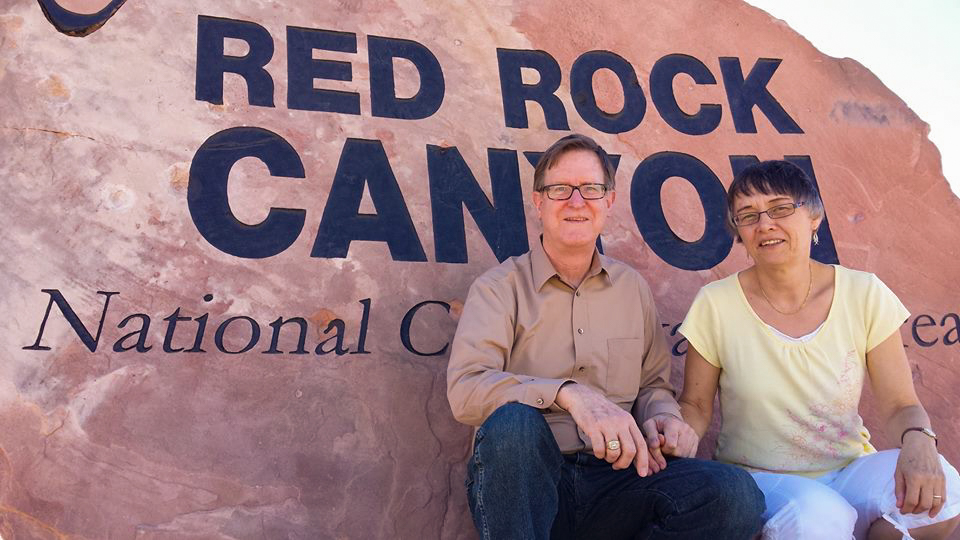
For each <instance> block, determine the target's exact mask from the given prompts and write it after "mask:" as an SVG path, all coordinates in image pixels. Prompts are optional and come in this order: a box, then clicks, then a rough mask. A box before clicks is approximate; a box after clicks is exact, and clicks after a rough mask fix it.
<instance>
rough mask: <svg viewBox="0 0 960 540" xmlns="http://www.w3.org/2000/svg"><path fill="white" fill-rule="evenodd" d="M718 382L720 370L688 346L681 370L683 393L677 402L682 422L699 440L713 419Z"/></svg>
mask: <svg viewBox="0 0 960 540" xmlns="http://www.w3.org/2000/svg"><path fill="white" fill-rule="evenodd" d="M719 382H720V368H718V367H716V366H714V365H712V364H710V363H709V362H707V361H706V360H704V359H703V356H701V355H700V353H699V352H697V350H696V349H695V348H693V346H692V345H690V346H688V347H687V361H686V366H685V367H684V370H683V392H682V393H681V394H680V399H679V400H678V401H679V403H680V413H681V414H682V415H683V419H684V421H686V422H687V424H690V427H692V428H693V430H694V431H695V432H697V436H698V437H700V438H701V439H702V438H703V435H704V434H705V433H706V432H707V428H708V427H710V420H711V419H712V418H713V398H714V396H716V395H717V385H718V384H719Z"/></svg>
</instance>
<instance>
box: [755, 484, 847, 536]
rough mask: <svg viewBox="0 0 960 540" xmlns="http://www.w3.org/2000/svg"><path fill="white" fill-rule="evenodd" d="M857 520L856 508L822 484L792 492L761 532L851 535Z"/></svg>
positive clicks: (778, 534)
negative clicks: (820, 486) (815, 488)
mask: <svg viewBox="0 0 960 540" xmlns="http://www.w3.org/2000/svg"><path fill="white" fill-rule="evenodd" d="M824 487H825V486H824ZM856 523H857V511H856V509H855V508H853V507H852V506H850V504H849V503H848V502H847V501H846V499H844V498H843V497H842V496H841V495H840V494H839V493H837V492H835V491H833V490H832V489H829V488H826V487H825V489H822V490H821V489H817V490H804V491H801V492H798V493H795V494H793V495H792V496H791V497H790V500H789V501H788V502H787V504H785V505H784V506H783V507H782V508H781V509H780V510H779V511H777V513H776V514H774V515H773V516H771V517H770V519H768V520H767V522H766V524H765V525H764V526H763V532H764V537H769V538H852V537H853V530H854V527H855V526H856Z"/></svg>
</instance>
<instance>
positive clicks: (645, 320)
mask: <svg viewBox="0 0 960 540" xmlns="http://www.w3.org/2000/svg"><path fill="white" fill-rule="evenodd" d="M567 381H572V382H576V383H579V384H585V385H588V386H590V387H592V388H593V389H595V390H598V391H600V392H601V393H602V394H604V395H606V396H607V397H608V398H609V399H610V400H611V401H613V402H614V403H616V404H618V405H619V406H621V407H623V409H624V410H628V411H631V412H632V414H633V416H634V418H636V420H637V424H638V425H640V424H642V423H643V422H644V421H645V420H646V419H648V418H650V417H652V416H654V415H656V414H660V413H669V414H673V415H676V416H678V417H679V416H680V410H679V407H678V406H677V402H676V400H675V398H674V390H673V387H672V386H671V385H670V354H669V349H668V347H667V342H666V339H665V338H664V335H663V332H662V330H661V328H660V320H659V317H658V316H657V311H656V307H655V306H654V303H653V295H652V294H651V292H650V287H649V286H648V285H647V282H646V281H645V280H644V279H643V278H642V277H641V276H640V274H639V273H637V271H636V270H634V269H633V268H631V267H629V266H628V265H626V264H624V263H622V262H620V261H617V260H615V259H611V258H609V257H606V256H603V255H600V253H599V252H596V251H595V252H594V255H593V262H592V265H591V268H590V270H589V272H588V273H587V277H586V278H585V279H584V280H583V282H582V283H581V284H580V286H579V287H577V288H576V289H574V288H572V287H570V286H569V285H567V284H566V283H564V282H563V281H562V280H561V279H560V277H559V274H557V271H556V270H555V269H554V267H553V265H552V264H551V263H550V260H549V259H548V258H547V255H546V253H545V252H544V251H543V247H542V246H541V245H540V242H535V243H534V245H533V246H532V247H531V250H530V252H529V253H526V254H524V255H520V256H518V257H512V258H510V259H508V260H506V261H504V262H503V263H502V264H501V265H500V266H497V267H496V268H493V269H491V270H489V271H487V272H486V273H484V274H483V275H481V276H480V277H479V278H477V280H476V281H474V283H473V285H472V286H471V287H470V292H469V294H468V296H467V301H466V304H465V305H464V308H463V314H462V315H461V317H460V323H459V325H458V326H457V333H456V336H455V337H454V340H453V348H452V350H451V352H450V364H449V367H448V369H447V398H448V399H449V401H450V407H451V408H452V410H453V414H454V416H455V417H456V419H457V420H459V421H460V422H463V423H465V424H470V425H474V426H479V425H480V424H482V423H483V421H484V420H486V418H487V417H488V416H489V415H490V414H492V413H493V411H495V410H496V409H497V408H498V407H500V406H501V405H503V404H505V403H510V402H518V403H524V404H527V405H530V406H531V407H535V408H538V409H541V410H542V411H543V412H544V415H545V417H546V420H547V422H548V424H549V425H550V428H551V429H552V430H553V435H554V437H556V439H557V444H558V445H559V446H560V450H561V451H562V452H564V453H569V452H577V451H580V450H583V449H584V448H585V447H589V438H588V437H586V436H585V435H584V434H583V432H582V431H581V430H579V429H578V428H577V426H576V424H575V423H574V421H573V418H572V417H571V416H570V414H569V413H567V412H565V411H563V410H562V409H560V408H559V407H558V406H557V405H555V403H554V400H555V399H556V397H557V392H558V391H559V390H560V386H561V385H562V384H563V383H565V382H567Z"/></svg>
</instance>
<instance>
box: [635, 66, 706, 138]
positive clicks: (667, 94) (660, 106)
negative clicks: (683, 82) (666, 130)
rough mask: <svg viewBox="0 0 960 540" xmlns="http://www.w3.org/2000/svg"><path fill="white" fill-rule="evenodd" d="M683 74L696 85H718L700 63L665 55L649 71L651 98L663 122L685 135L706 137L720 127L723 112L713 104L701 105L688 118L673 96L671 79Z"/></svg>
mask: <svg viewBox="0 0 960 540" xmlns="http://www.w3.org/2000/svg"><path fill="white" fill-rule="evenodd" d="M680 73H685V74H687V75H689V76H690V78H691V79H693V82H695V83H697V84H717V79H716V78H714V76H713V73H710V70H709V69H708V68H707V66H705V65H703V62H701V61H700V60H697V59H696V58H694V57H692V56H687V55H685V54H668V55H666V56H664V57H663V58H661V59H659V60H657V63H656V64H654V65H653V69H652V70H650V97H652V98H653V104H654V106H656V108H657V112H659V113H660V117H661V118H663V120H664V122H666V123H668V124H670V127H672V128H673V129H675V130H677V131H679V132H680V133H686V134H687V135H706V134H707V133H710V132H711V131H713V130H715V129H717V126H718V125H720V117H721V116H722V114H723V113H722V110H721V108H720V105H717V104H715V103H710V104H703V105H700V110H698V111H697V113H696V114H687V113H686V112H684V111H683V109H681V108H680V105H679V104H678V103H677V96H675V95H674V94H673V79H674V77H676V76H677V75H678V74H680Z"/></svg>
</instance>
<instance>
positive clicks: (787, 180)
mask: <svg viewBox="0 0 960 540" xmlns="http://www.w3.org/2000/svg"><path fill="white" fill-rule="evenodd" d="M727 205H728V210H729V215H730V225H731V227H732V229H733V231H734V235H735V237H736V239H737V241H738V242H742V243H743V245H744V247H745V248H746V250H747V254H748V255H749V256H750V257H751V258H752V259H753V261H754V265H753V266H752V267H750V268H748V269H747V270H744V271H742V272H739V273H738V274H735V275H732V276H729V277H727V278H725V279H721V280H719V281H716V282H714V283H711V284H709V285H707V286H705V287H704V288H703V289H701V290H700V293H699V294H698V295H697V297H696V299H695V300H694V302H693V305H692V306H691V308H690V312H689V313H688V314H687V317H686V320H685V321H684V323H683V325H682V326H681V327H680V332H681V333H683V335H684V337H686V338H687V340H688V341H689V348H688V352H687V360H686V371H685V373H686V375H685V383H684V389H683V394H682V396H681V397H680V406H681V409H682V412H683V418H684V420H686V421H687V423H689V424H690V425H691V426H692V427H693V428H694V430H695V431H696V432H697V434H698V435H699V436H701V437H703V435H704V433H705V432H706V431H707V427H708V426H709V424H710V420H711V417H712V415H713V401H714V396H715V394H716V393H717V390H718V388H719V390H720V405H721V409H722V411H723V422H722V425H721V429H720V436H719V439H718V442H717V450H716V457H717V459H718V460H721V461H725V462H728V463H734V464H738V465H741V466H743V467H745V468H747V469H748V470H750V471H751V473H752V474H753V477H754V479H755V480H756V481H757V484H758V485H759V486H760V489H761V490H762V491H763V492H764V495H765V497H766V504H767V510H766V512H765V514H764V519H766V520H767V521H766V525H765V526H764V537H765V538H815V539H823V538H842V539H849V538H852V537H855V538H857V539H864V538H870V539H878V538H901V535H904V534H907V531H908V530H909V535H910V536H912V537H913V538H916V539H918V540H919V539H923V538H946V537H947V536H948V535H949V534H950V533H951V531H952V530H953V529H954V528H955V527H956V526H957V523H958V520H960V516H958V514H960V476H958V475H957V471H956V469H954V468H953V467H952V466H951V465H950V464H949V463H947V462H946V461H945V460H944V459H943V458H942V457H940V456H939V454H938V453H937V447H936V443H937V440H936V435H935V434H934V432H933V431H932V429H931V426H930V420H929V418H928V417H927V414H926V412H925V411H924V409H923V407H922V406H921V404H920V401H919V400H918V399H917V395H916V393H915V391H914V388H913V382H912V379H911V373H910V367H909V365H908V363H907V359H906V355H905V354H904V351H903V344H902V342H901V340H900V333H899V331H898V328H899V327H900V325H901V324H902V323H903V322H904V320H906V319H907V317H908V316H909V313H908V312H907V310H906V308H904V306H903V304H901V303H900V301H899V300H898V299H897V297H896V296H895V295H894V294H893V293H892V292H891V291H890V290H889V289H888V288H887V287H886V286H885V285H884V284H883V283H882V282H881V281H880V280H879V279H877V278H876V276H874V275H873V274H868V273H865V272H858V271H854V270H849V269H846V268H844V267H842V266H839V265H835V266H833V265H825V264H821V263H819V262H817V261H814V260H812V259H811V258H810V248H811V242H812V243H817V235H816V230H817V228H818V227H819V226H820V222H821V221H822V219H823V205H822V202H821V201H820V197H819V194H818V193H817V190H816V187H815V186H814V185H813V183H812V182H811V181H810V179H809V178H808V177H807V176H806V174H804V172H803V171H802V170H801V169H800V168H798V167H796V166H794V165H792V164H790V163H788V162H785V161H766V162H762V163H758V164H756V165H752V166H750V167H748V168H746V169H745V170H744V171H743V172H742V173H741V174H739V175H738V176H737V178H736V179H735V180H734V182H733V184H732V185H731V186H730V189H729V191H728V194H727ZM864 375H868V376H869V378H870V383H871V385H872V386H873V390H874V392H873V393H874V395H875V396H876V397H877V400H878V402H879V408H880V411H879V412H880V413H881V417H882V418H883V419H884V421H885V424H884V427H885V429H886V432H887V434H888V435H889V437H890V440H892V441H898V442H900V448H899V449H895V450H885V451H882V452H877V451H876V450H874V448H873V447H872V446H871V445H870V442H869V433H868V432H867V430H866V429H865V428H864V427H863V422H862V420H861V419H860V416H859V414H858V412H857V407H858V404H859V402H860V391H861V388H862V385H863V380H864Z"/></svg>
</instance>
